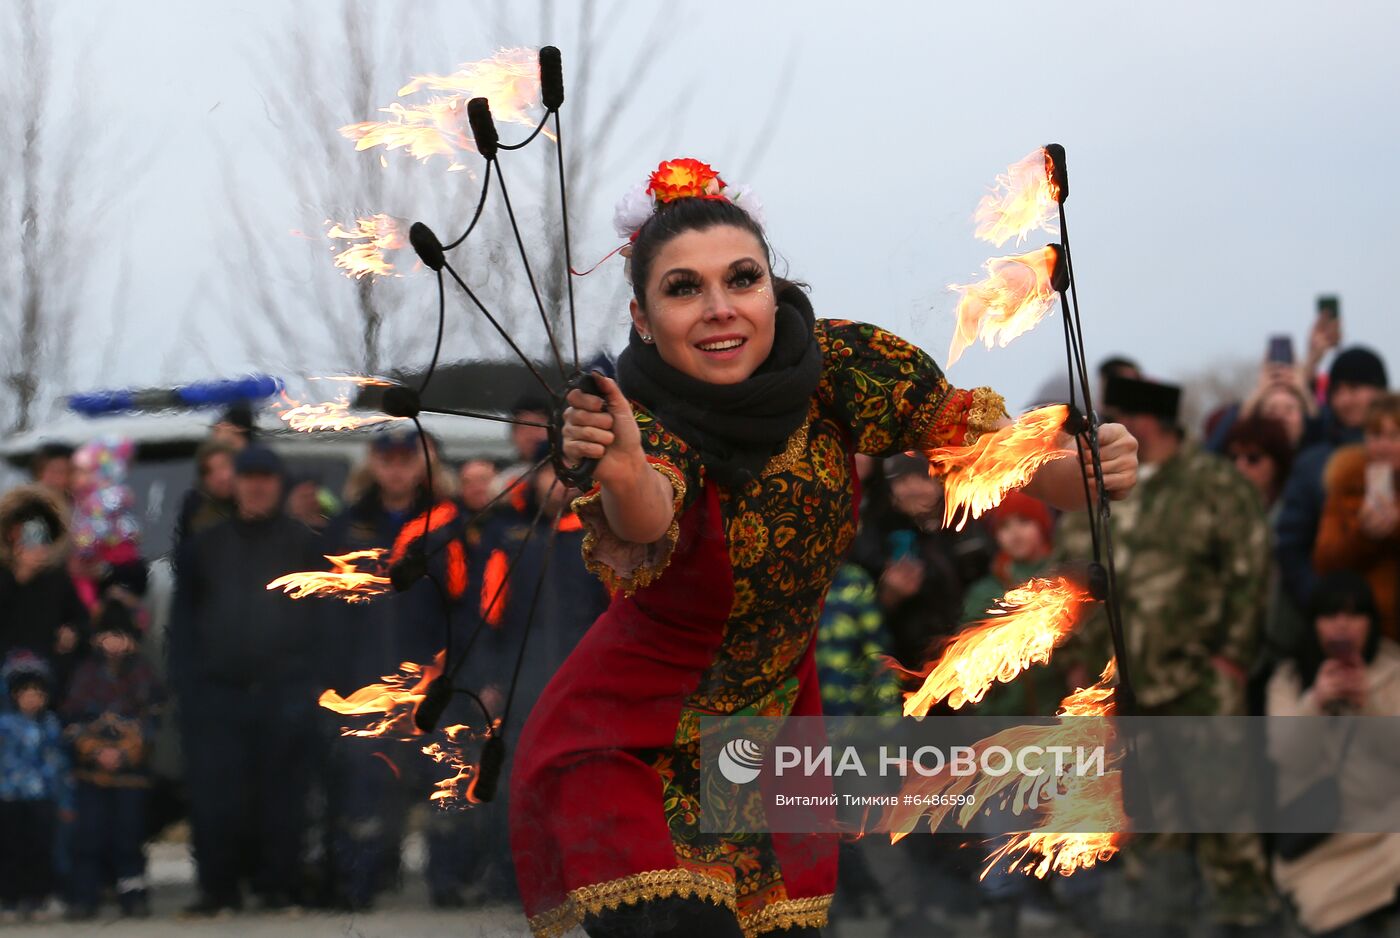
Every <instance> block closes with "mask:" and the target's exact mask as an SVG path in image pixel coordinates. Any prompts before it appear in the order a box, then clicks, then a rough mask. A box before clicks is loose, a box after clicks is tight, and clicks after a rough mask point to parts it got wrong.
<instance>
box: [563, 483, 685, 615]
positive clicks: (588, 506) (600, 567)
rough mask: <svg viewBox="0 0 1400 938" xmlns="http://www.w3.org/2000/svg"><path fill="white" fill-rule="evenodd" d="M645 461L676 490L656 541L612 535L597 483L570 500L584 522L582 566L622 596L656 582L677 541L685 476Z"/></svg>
mask: <svg viewBox="0 0 1400 938" xmlns="http://www.w3.org/2000/svg"><path fill="white" fill-rule="evenodd" d="M647 464H648V465H649V466H651V468H653V469H655V470H656V471H657V472H659V473H661V474H662V475H664V476H665V477H666V478H667V479H668V480H669V481H670V483H671V487H672V488H673V489H674V490H675V493H676V495H675V499H674V500H673V501H672V503H671V504H672V512H671V526H670V527H668V528H667V529H666V533H665V534H663V535H662V536H661V538H660V539H659V540H657V541H654V542H652V543H650V544H634V543H632V542H631V541H624V540H622V538H620V537H618V536H617V535H615V534H613V533H612V530H611V529H610V528H609V527H608V520H607V518H605V517H604V516H603V506H602V504H601V502H602V498H603V491H602V489H600V488H598V487H597V486H594V488H593V490H592V491H590V492H588V493H587V494H585V495H580V496H579V497H578V498H576V499H574V501H573V505H572V507H573V509H574V512H575V513H576V514H577V515H578V516H579V519H580V520H582V521H583V522H584V527H585V529H586V530H585V531H584V535H583V563H584V566H586V567H587V568H588V570H589V572H590V573H592V574H593V575H594V576H596V577H598V579H600V580H602V581H603V585H604V586H606V587H607V588H608V592H610V593H617V592H619V591H620V592H621V593H622V595H624V596H631V595H632V594H633V593H635V592H636V591H637V590H639V589H641V588H642V587H644V586H649V585H651V584H652V583H654V582H656V580H657V579H659V578H660V577H661V574H662V573H664V572H665V571H666V568H667V567H668V566H670V565H671V554H672V553H674V552H675V549H676V542H677V541H678V540H680V536H681V505H682V503H683V502H684V501H685V492H686V486H685V477H684V476H683V475H681V473H680V471H679V470H677V469H676V467H674V466H672V465H671V464H670V463H668V462H662V461H661V460H648V461H647Z"/></svg>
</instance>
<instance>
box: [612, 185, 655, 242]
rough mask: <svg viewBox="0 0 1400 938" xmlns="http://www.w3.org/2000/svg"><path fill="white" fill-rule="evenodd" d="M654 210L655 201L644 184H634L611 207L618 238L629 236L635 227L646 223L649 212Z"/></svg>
mask: <svg viewBox="0 0 1400 938" xmlns="http://www.w3.org/2000/svg"><path fill="white" fill-rule="evenodd" d="M654 211H656V203H655V202H654V201H653V200H652V197H651V193H650V192H648V191H647V187H646V185H645V184H643V185H639V186H635V187H634V188H632V189H631V190H630V191H629V192H628V193H627V194H626V195H624V196H623V197H622V199H621V201H619V202H618V203H617V207H616V208H615V209H613V227H614V228H616V229H617V235H618V237H619V238H630V237H632V235H634V234H636V233H637V229H639V228H641V227H642V225H644V224H646V220H647V219H648V218H650V217H651V213H652V212H654Z"/></svg>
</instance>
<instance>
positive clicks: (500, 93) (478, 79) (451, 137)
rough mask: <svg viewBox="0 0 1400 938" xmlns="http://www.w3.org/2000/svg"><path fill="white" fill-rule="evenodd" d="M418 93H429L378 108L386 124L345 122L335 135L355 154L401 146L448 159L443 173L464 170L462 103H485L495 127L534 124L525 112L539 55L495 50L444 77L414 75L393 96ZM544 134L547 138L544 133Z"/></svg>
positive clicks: (469, 144)
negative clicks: (419, 98)
mask: <svg viewBox="0 0 1400 938" xmlns="http://www.w3.org/2000/svg"><path fill="white" fill-rule="evenodd" d="M419 91H428V92H435V93H434V94H431V96H430V97H428V99H427V100H426V101H423V102H422V103H418V104H408V105H404V104H399V103H397V102H395V103H393V104H390V105H389V106H388V107H383V108H380V109H379V110H380V111H381V112H383V113H385V114H388V115H389V116H390V117H389V119H388V120H382V121H361V122H359V123H355V124H346V125H345V126H344V127H342V128H340V133H341V136H343V137H345V138H347V139H349V140H354V141H355V149H356V150H368V149H369V148H371V147H384V149H386V150H397V149H399V148H401V147H402V148H406V149H407V151H408V153H409V155H410V156H412V157H414V158H415V159H417V160H418V161H420V162H423V163H426V162H427V161H428V160H430V159H432V158H433V157H435V156H442V157H446V158H447V159H448V160H450V161H451V164H450V165H449V166H448V169H449V170H453V171H455V170H461V169H465V168H466V167H465V165H464V164H462V163H461V162H459V161H458V155H459V154H461V153H474V152H476V143H475V141H474V139H473V137H472V134H471V129H470V125H469V124H468V122H467V102H468V101H470V100H471V99H472V98H487V99H489V100H490V102H491V116H492V117H493V118H494V119H495V120H496V122H497V123H500V122H502V121H505V122H508V123H513V124H524V125H526V126H528V127H533V126H535V124H537V123H538V122H539V118H538V117H533V116H531V114H530V111H531V110H532V109H535V108H538V107H539V105H540V73H539V53H538V51H537V50H535V49H500V50H498V51H497V52H496V53H495V55H493V56H492V57H491V58H489V59H485V60H482V61H480V62H468V63H466V64H463V65H461V66H459V67H458V68H457V71H455V72H453V73H452V74H450V75H417V76H414V78H413V79H412V80H411V81H409V83H408V84H406V85H404V86H403V87H402V88H400V89H399V97H404V96H406V95H410V94H414V93H415V92H419ZM545 136H548V137H550V139H553V137H552V136H551V135H550V134H549V133H548V132H547V131H546V132H545Z"/></svg>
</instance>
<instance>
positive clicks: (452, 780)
mask: <svg viewBox="0 0 1400 938" xmlns="http://www.w3.org/2000/svg"><path fill="white" fill-rule="evenodd" d="M443 733H445V734H446V736H447V742H446V743H429V744H428V745H426V746H424V747H423V754H424V755H425V756H428V757H429V758H430V759H432V760H433V761H434V762H436V763H437V764H438V765H445V766H447V767H449V768H450V769H451V770H452V772H453V774H452V775H449V776H448V777H447V778H444V779H440V780H438V781H436V782H434V783H433V788H434V791H433V793H432V794H431V795H429V796H428V800H429V801H431V802H433V803H434V804H435V805H437V806H438V807H440V808H449V807H454V806H455V807H466V806H469V805H475V804H481V799H480V798H477V797H476V783H477V779H478V778H480V771H479V767H478V766H476V765H473V764H472V763H470V762H468V761H467V760H466V759H465V758H464V757H463V755H462V745H461V744H462V743H463V742H465V741H467V740H469V739H480V738H484V737H485V736H486V733H485V732H476V731H474V730H472V728H471V727H469V726H466V725H464V724H460V723H459V724H457V725H455V726H449V727H446V728H445V729H444V730H443Z"/></svg>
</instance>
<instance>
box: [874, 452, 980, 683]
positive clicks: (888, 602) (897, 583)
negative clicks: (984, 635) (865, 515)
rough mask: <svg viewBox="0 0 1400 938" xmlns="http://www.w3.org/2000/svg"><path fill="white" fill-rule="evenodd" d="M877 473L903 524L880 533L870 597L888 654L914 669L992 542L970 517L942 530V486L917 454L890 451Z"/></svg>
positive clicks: (953, 621) (955, 615)
mask: <svg viewBox="0 0 1400 938" xmlns="http://www.w3.org/2000/svg"><path fill="white" fill-rule="evenodd" d="M884 474H885V479H886V480H887V481H888V482H889V485H890V502H891V504H892V505H893V506H894V509H895V510H896V511H898V512H899V513H900V514H902V515H904V516H905V518H907V519H908V521H907V522H906V524H908V525H909V527H905V528H901V529H898V530H894V531H891V532H890V533H889V534H888V535H886V538H885V558H886V564H885V568H884V572H883V573H882V575H881V576H880V579H879V583H878V585H877V587H876V597H877V599H878V601H879V604H880V609H881V611H882V612H883V613H884V616H885V625H886V628H887V629H888V631H889V635H890V642H891V649H892V651H893V653H894V656H895V658H896V659H897V660H898V661H899V662H900V663H902V664H904V665H905V666H907V667H910V668H918V667H919V666H921V665H922V664H924V662H925V661H926V660H927V656H928V653H929V650H930V648H931V647H932V646H933V645H935V644H936V643H937V642H938V641H939V640H941V639H942V638H944V637H946V636H948V635H951V634H952V633H953V632H955V631H956V630H957V628H958V625H959V624H960V623H961V621H962V605H963V594H964V592H965V591H966V589H967V585H968V584H969V583H971V582H973V581H974V580H977V579H979V578H981V577H982V575H983V574H985V573H986V571H987V566H988V564H989V562H990V560H991V554H992V544H991V541H990V539H989V538H988V537H987V535H986V534H985V533H984V530H983V528H982V527H981V525H979V524H977V523H975V522H973V523H969V524H968V526H967V527H966V528H964V529H963V530H962V531H954V530H952V529H946V528H944V527H943V483H942V481H941V480H939V479H936V478H933V477H931V476H930V475H929V472H928V460H927V459H925V458H924V457H923V456H920V455H917V454H911V453H900V454H898V455H895V456H890V457H889V458H887V459H886V460H885V463H884Z"/></svg>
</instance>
